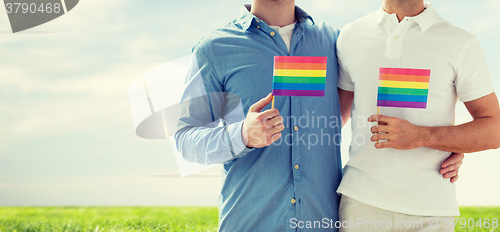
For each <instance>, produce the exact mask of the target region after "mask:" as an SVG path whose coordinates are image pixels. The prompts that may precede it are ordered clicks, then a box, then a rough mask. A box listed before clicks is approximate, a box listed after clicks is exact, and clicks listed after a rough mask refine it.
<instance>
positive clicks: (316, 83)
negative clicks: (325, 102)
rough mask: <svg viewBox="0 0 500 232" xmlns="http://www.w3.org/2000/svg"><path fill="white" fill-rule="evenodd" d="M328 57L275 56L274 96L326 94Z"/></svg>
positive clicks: (320, 95)
mask: <svg viewBox="0 0 500 232" xmlns="http://www.w3.org/2000/svg"><path fill="white" fill-rule="evenodd" d="M326 61H327V57H313V56H275V57H274V77H273V95H274V96H309V97H323V96H325V80H326Z"/></svg>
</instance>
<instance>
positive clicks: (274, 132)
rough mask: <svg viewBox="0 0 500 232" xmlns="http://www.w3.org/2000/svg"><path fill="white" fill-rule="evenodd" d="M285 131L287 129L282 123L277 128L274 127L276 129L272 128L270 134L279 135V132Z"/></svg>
mask: <svg viewBox="0 0 500 232" xmlns="http://www.w3.org/2000/svg"><path fill="white" fill-rule="evenodd" d="M284 129H285V125H283V123H281V124H278V125H276V126H274V127H272V128H270V129H269V130H268V133H269V134H276V133H278V132H281V131H283V130H284Z"/></svg>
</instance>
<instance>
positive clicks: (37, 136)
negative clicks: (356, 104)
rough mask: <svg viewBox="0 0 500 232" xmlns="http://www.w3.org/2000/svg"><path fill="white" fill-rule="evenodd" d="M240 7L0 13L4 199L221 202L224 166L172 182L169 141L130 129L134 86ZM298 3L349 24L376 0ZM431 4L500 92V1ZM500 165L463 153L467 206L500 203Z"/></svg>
mask: <svg viewBox="0 0 500 232" xmlns="http://www.w3.org/2000/svg"><path fill="white" fill-rule="evenodd" d="M244 3H248V1H240V0H212V1H201V0H197V1H157V0H143V1H130V0H107V1H99V0H84V1H80V3H79V4H78V5H77V6H76V7H75V8H74V9H73V10H72V11H70V12H69V13H68V14H67V15H64V16H62V17H60V18H58V19H56V20H54V21H52V22H49V23H47V24H44V25H42V26H40V27H37V28H34V29H31V30H28V31H26V32H21V33H18V34H12V33H10V32H9V31H10V26H9V24H8V19H7V15H6V14H0V73H1V74H0V131H2V133H1V134H0V205H216V203H217V193H218V189H219V186H220V178H219V177H214V176H217V175H218V174H219V173H220V167H219V168H214V169H210V170H208V171H205V172H203V173H201V174H200V175H205V176H201V177H200V176H199V177H190V178H182V179H181V178H166V177H165V175H176V174H177V173H178V170H177V167H176V164H175V160H174V157H173V155H172V153H171V152H170V145H169V143H168V142H167V141H166V140H165V141H162V140H145V139H141V138H138V137H137V136H136V135H135V134H134V128H133V125H132V121H131V116H130V111H129V105H128V97H127V88H128V85H129V84H130V83H131V82H132V80H134V79H135V78H136V77H137V76H139V75H141V74H142V73H144V72H146V71H147V70H150V69H152V68H154V67H156V66H158V65H160V64H163V63H166V62H168V61H171V60H174V59H177V58H181V57H184V56H187V55H189V54H190V51H191V47H192V46H193V45H194V44H195V43H196V42H197V41H198V40H199V39H200V38H202V37H203V36H204V35H206V34H207V33H209V32H210V31H212V30H214V29H216V28H218V27H220V26H223V25H225V24H226V23H227V22H229V21H231V20H232V19H233V18H235V17H237V15H238V11H239V9H240V7H241V5H242V4H244ZM297 4H298V5H299V6H301V7H302V8H303V9H304V10H306V11H307V12H309V13H310V14H311V15H312V16H313V17H314V18H315V20H320V21H326V22H328V23H330V24H332V25H334V26H336V27H339V28H342V27H343V26H344V25H345V24H347V23H349V22H351V21H354V20H356V19H357V18H359V17H362V16H364V15H366V14H368V13H370V12H371V11H374V10H376V9H378V7H379V6H380V4H381V0H349V1H348V0H309V1H307V0H297ZM433 4H434V6H435V8H436V9H437V10H438V12H439V13H440V14H441V16H442V17H443V18H445V19H447V20H448V21H450V22H451V23H454V24H456V25H458V26H460V27H462V28H465V29H466V30H468V31H470V32H472V33H473V34H475V35H477V37H478V38H479V41H480V42H481V45H482V46H483V49H484V51H485V54H486V56H487V59H488V64H489V68H490V71H491V74H492V81H493V83H494V85H495V88H496V89H497V90H499V89H500V80H499V78H498V77H499V76H500V65H499V64H500V55H499V54H500V46H499V45H498V42H497V41H499V39H500V28H499V27H498V25H497V24H498V22H500V15H499V14H498V12H500V1H497V0H479V1H466V0H455V1H449V0H448V1H444V0H441V1H434V2H433ZM0 12H4V11H2V9H0ZM459 105H460V104H459ZM457 112H458V113H457V121H458V122H465V121H467V120H470V117H469V116H468V114H467V112H466V111H465V109H464V108H463V107H462V106H461V105H460V107H459V108H458V109H457ZM346 133H348V131H346ZM343 150H344V151H346V147H345V146H344V149H343ZM346 160H347V159H345V161H346ZM498 163H500V154H499V152H498V151H488V152H482V153H479V154H472V155H468V156H467V158H466V160H465V164H464V165H463V167H462V169H461V173H460V174H461V178H460V181H459V183H458V184H457V189H458V199H459V203H460V204H461V205H500V199H498V198H497V196H499V195H500V184H499V182H498V179H500V172H498V171H497V170H498V168H497V167H496V164H498ZM158 175H160V176H161V177H157V176H158Z"/></svg>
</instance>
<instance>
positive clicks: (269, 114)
mask: <svg viewBox="0 0 500 232" xmlns="http://www.w3.org/2000/svg"><path fill="white" fill-rule="evenodd" d="M279 115H280V111H279V110H277V109H269V110H266V111H264V112H262V113H260V115H259V117H260V118H259V119H260V120H262V121H263V120H269V119H272V118H274V117H276V116H279Z"/></svg>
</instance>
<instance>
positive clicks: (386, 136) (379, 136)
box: [370, 134, 390, 142]
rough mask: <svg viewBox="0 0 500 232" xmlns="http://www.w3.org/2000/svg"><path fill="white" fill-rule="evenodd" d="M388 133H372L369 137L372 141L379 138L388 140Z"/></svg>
mask: <svg viewBox="0 0 500 232" xmlns="http://www.w3.org/2000/svg"><path fill="white" fill-rule="evenodd" d="M389 137H390V135H389V134H374V135H373V136H372V137H371V138H370V139H371V141H372V142H376V141H380V140H390V138H389Z"/></svg>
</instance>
